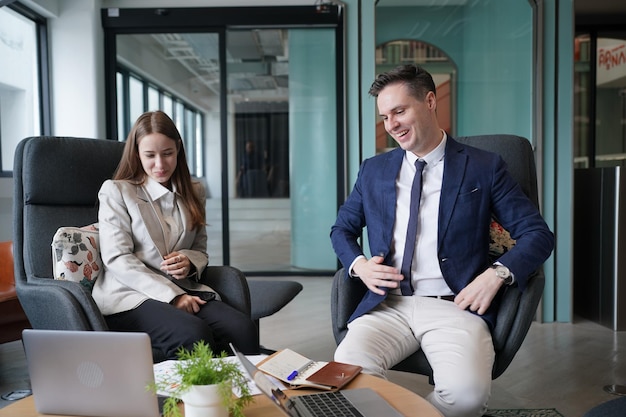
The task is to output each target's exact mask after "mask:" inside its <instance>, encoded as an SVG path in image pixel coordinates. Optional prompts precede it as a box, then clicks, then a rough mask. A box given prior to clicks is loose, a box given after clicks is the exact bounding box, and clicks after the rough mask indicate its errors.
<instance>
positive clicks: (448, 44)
mask: <svg viewBox="0 0 626 417" xmlns="http://www.w3.org/2000/svg"><path fill="white" fill-rule="evenodd" d="M531 3H532V2H528V1H526V0H500V1H497V2H494V1H490V0H477V1H472V2H446V4H436V5H424V6H419V5H416V6H412V7H409V6H407V7H404V6H403V7H384V2H381V3H380V6H379V7H377V8H376V44H377V46H378V47H379V48H383V47H388V46H390V45H394V44H393V42H395V41H400V42H401V44H402V43H404V44H403V46H402V47H401V48H400V50H399V51H398V52H397V53H396V54H395V55H394V56H395V58H394V59H395V60H396V61H397V62H400V61H402V62H417V63H421V64H423V65H424V66H425V67H427V68H428V69H429V70H432V71H433V73H435V74H438V73H441V74H449V75H448V76H447V77H446V78H449V79H450V80H451V81H452V82H451V84H450V91H449V92H450V99H451V100H452V105H451V116H450V117H451V128H450V129H451V131H452V132H453V134H456V135H459V136H466V135H477V134H489V133H510V134H517V135H519V136H523V137H526V138H528V139H529V140H531V141H533V142H534V141H535V138H534V137H533V135H534V119H533V113H532V111H533V100H534V94H535V93H536V92H537V89H536V88H535V87H534V82H535V79H534V74H535V69H534V67H533V59H534V56H533V53H534V50H533V40H534V33H533V22H534V17H533V7H532V4H531ZM407 41H416V42H417V43H414V44H409V43H407ZM409 51H410V52H409ZM381 54H382V52H381V53H379V56H381ZM377 71H378V65H377ZM446 78H443V79H442V80H440V81H437V84H438V85H441V86H443V85H444V83H445V82H446ZM442 91H443V89H442Z"/></svg>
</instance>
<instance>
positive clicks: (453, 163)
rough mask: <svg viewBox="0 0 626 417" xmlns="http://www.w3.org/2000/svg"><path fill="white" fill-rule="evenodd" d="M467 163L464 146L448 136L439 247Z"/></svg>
mask: <svg viewBox="0 0 626 417" xmlns="http://www.w3.org/2000/svg"><path fill="white" fill-rule="evenodd" d="M466 165H467V154H466V153H465V152H464V151H463V147H462V146H460V145H459V143H458V142H456V141H455V140H454V139H452V138H451V137H448V140H447V142H446V156H445V164H444V167H443V182H442V184H441V198H440V201H439V225H438V227H439V233H438V234H439V236H438V239H437V241H438V246H439V248H438V249H440V248H441V242H442V241H443V237H444V236H445V234H446V231H447V229H448V225H449V224H450V219H451V217H452V212H453V211H454V205H455V204H456V199H457V197H458V195H459V189H460V187H461V183H462V182H463V177H464V176H465V167H466Z"/></svg>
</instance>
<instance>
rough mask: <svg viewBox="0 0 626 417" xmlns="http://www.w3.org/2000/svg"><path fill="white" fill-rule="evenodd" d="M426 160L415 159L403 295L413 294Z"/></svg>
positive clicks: (405, 251) (404, 259) (405, 246)
mask: <svg viewBox="0 0 626 417" xmlns="http://www.w3.org/2000/svg"><path fill="white" fill-rule="evenodd" d="M425 165H426V161H423V160H421V159H418V160H417V161H415V177H414V178H413V185H411V207H410V210H409V225H408V227H407V231H406V243H405V245H404V256H403V257H402V269H401V271H400V272H401V273H402V275H403V276H404V279H403V280H402V281H400V291H402V295H413V286H412V285H411V264H412V263H413V252H415V239H416V238H417V213H418V211H419V206H420V198H421V197H422V171H423V170H424V166H425Z"/></svg>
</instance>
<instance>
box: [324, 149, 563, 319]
mask: <svg viewBox="0 0 626 417" xmlns="http://www.w3.org/2000/svg"><path fill="white" fill-rule="evenodd" d="M404 154H405V151H404V150H402V149H400V148H397V149H394V150H392V151H390V152H387V153H384V154H381V155H377V156H374V157H372V158H370V159H367V160H365V161H364V162H363V164H362V165H361V168H360V170H359V174H358V178H357V181H356V183H355V185H354V189H353V190H352V192H351V193H350V195H349V197H348V198H347V199H346V201H345V203H344V204H343V205H342V206H341V208H340V209H339V213H338V216H337V220H336V222H335V224H334V225H333V227H332V229H331V241H332V244H333V248H334V250H335V252H336V254H337V256H338V258H339V260H340V261H341V263H342V264H343V266H344V267H345V268H346V269H347V268H349V267H350V265H351V264H352V262H353V261H354V259H355V258H356V257H357V256H359V255H362V254H363V250H362V248H361V247H360V245H359V243H358V238H359V237H360V235H361V232H362V230H363V228H364V227H366V226H367V236H368V241H369V246H370V253H371V254H373V255H382V256H383V257H384V258H385V260H384V263H385V264H386V265H390V262H391V256H392V254H393V252H392V251H393V250H394V248H393V247H392V240H393V227H394V222H395V211H396V178H397V176H398V173H399V171H400V166H401V164H402V160H403V158H404ZM444 161H445V165H444V171H443V182H442V185H441V197H440V202H439V218H438V220H437V221H438V237H437V254H438V258H439V266H440V268H441V272H442V273H443V277H444V279H445V281H446V282H447V284H448V286H449V287H450V288H451V289H452V291H453V292H454V293H455V294H458V293H459V292H460V291H461V290H462V289H463V288H464V287H465V286H467V285H468V284H469V283H470V282H471V281H472V280H473V279H474V278H475V277H476V276H477V275H479V274H480V273H481V272H483V271H484V270H485V269H486V268H488V267H489V266H490V265H491V264H492V260H490V259H489V225H490V223H491V218H492V215H493V217H495V218H496V219H498V221H499V222H500V224H502V226H504V228H505V229H507V230H508V231H509V233H510V234H511V237H512V238H513V239H516V241H517V242H516V244H515V246H514V247H513V248H512V249H510V250H509V251H508V252H506V253H505V254H503V255H502V256H501V257H500V258H499V259H498V261H499V262H501V263H502V264H503V265H506V266H507V267H508V268H509V269H510V270H511V272H512V273H513V274H514V275H515V279H516V282H517V285H519V287H520V290H522V291H523V290H524V288H525V286H526V282H527V278H528V276H529V275H530V274H531V273H532V272H533V271H535V270H536V269H537V268H538V267H539V266H540V265H541V264H542V263H543V262H544V261H545V260H546V259H547V258H548V256H550V253H551V252H552V249H553V247H554V236H553V234H552V232H551V231H550V230H549V229H548V226H547V225H546V223H545V222H544V220H543V218H542V217H541V215H540V213H539V211H538V209H537V207H536V206H535V205H534V203H532V202H531V201H530V200H529V199H528V197H527V196H526V195H525V194H524V192H523V191H522V189H521V188H520V186H519V185H518V184H517V183H516V181H515V180H514V179H513V178H512V177H511V176H510V174H509V173H508V172H507V170H506V165H505V163H504V161H503V160H502V158H501V157H500V156H499V155H497V154H495V153H492V152H487V151H484V150H480V149H477V148H474V147H471V146H467V145H463V144H460V143H458V142H457V141H455V140H454V139H453V138H451V137H448V139H447V142H446V150H445V159H444ZM346 279H355V278H351V277H350V276H349V274H346ZM357 279H358V278H357ZM384 298H385V296H380V295H377V294H374V293H373V292H371V291H369V290H368V291H367V292H366V294H365V296H364V297H363V299H362V300H361V302H360V304H359V305H358V307H357V308H356V310H355V312H354V313H353V314H352V316H351V317H350V321H352V320H354V319H355V318H357V317H359V316H361V315H362V314H364V313H366V312H368V311H370V310H371V309H372V308H374V307H376V306H377V305H378V304H380V303H381V302H382V301H383V300H384ZM499 299H500V297H499V296H498V297H496V299H494V302H492V305H491V306H490V308H489V309H488V310H487V312H486V313H485V314H484V315H483V316H482V317H483V318H484V319H485V320H486V321H487V323H488V324H489V326H490V328H492V329H493V327H494V326H495V316H496V312H497V308H498V305H499Z"/></svg>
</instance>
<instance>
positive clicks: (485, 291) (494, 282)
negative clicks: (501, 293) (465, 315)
mask: <svg viewBox="0 0 626 417" xmlns="http://www.w3.org/2000/svg"><path fill="white" fill-rule="evenodd" d="M503 284H504V281H502V279H500V278H499V277H497V276H496V270H495V269H493V268H487V269H486V270H485V271H484V272H483V273H482V274H480V275H479V276H477V277H476V278H475V279H474V281H472V282H470V283H469V285H468V286H467V287H465V288H463V289H462V290H461V292H460V293H458V294H457V296H456V297H455V298H454V302H455V303H456V305H458V306H459V307H460V308H462V309H463V310H465V309H466V308H469V309H470V310H471V311H475V312H477V313H478V314H479V315H483V314H485V312H486V311H487V309H488V308H489V306H490V305H491V301H493V298H494V297H495V296H496V294H497V293H498V290H499V289H500V287H502V285H503Z"/></svg>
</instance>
